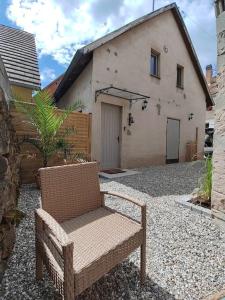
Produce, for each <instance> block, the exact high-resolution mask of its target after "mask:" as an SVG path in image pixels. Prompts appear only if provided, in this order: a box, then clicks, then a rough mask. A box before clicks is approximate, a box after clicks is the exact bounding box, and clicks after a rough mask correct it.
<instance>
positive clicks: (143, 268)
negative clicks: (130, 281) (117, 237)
mask: <svg viewBox="0 0 225 300" xmlns="http://www.w3.org/2000/svg"><path fill="white" fill-rule="evenodd" d="M140 275H141V276H140V277H141V284H144V283H145V277H146V243H145V242H144V243H143V244H142V245H141V274H140Z"/></svg>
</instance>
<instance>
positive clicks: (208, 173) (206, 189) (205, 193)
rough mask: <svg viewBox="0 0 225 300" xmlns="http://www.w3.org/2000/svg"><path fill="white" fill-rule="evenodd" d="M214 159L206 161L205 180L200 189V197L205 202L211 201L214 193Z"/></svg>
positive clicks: (203, 179) (202, 181) (202, 180)
mask: <svg viewBox="0 0 225 300" xmlns="http://www.w3.org/2000/svg"><path fill="white" fill-rule="evenodd" d="M212 168H213V167H212V158H211V157H207V158H206V159H205V166H204V173H203V178H202V179H201V181H200V188H199V191H198V195H199V197H200V198H202V199H203V200H205V201H210V200H211V192H212Z"/></svg>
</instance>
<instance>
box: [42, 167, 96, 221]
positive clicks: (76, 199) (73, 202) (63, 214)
mask: <svg viewBox="0 0 225 300" xmlns="http://www.w3.org/2000/svg"><path fill="white" fill-rule="evenodd" d="M40 176H41V196H42V208H43V209H44V210H46V211H47V212H48V213H49V214H50V215H51V216H52V217H53V218H54V219H55V220H56V221H58V222H59V223H61V222H63V221H65V220H69V219H71V218H74V217H77V216H80V215H82V214H84V213H87V212H89V211H91V210H94V209H96V208H99V207H100V206H101V196H100V188H99V179H98V173H97V164H96V163H95V162H93V163H85V164H76V165H67V166H59V167H50V168H42V169H40Z"/></svg>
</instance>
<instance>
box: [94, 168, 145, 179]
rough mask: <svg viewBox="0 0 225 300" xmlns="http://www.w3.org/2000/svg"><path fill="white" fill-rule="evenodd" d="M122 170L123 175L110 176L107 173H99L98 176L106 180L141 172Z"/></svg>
mask: <svg viewBox="0 0 225 300" xmlns="http://www.w3.org/2000/svg"><path fill="white" fill-rule="evenodd" d="M121 170H122V171H123V172H122V173H116V174H108V173H105V172H99V173H98V174H99V176H100V177H102V178H106V179H114V178H120V177H125V176H130V175H136V174H140V172H138V171H135V170H129V169H121Z"/></svg>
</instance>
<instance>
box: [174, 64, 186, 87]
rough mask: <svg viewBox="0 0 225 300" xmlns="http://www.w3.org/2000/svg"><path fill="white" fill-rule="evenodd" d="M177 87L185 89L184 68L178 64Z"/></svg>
mask: <svg viewBox="0 0 225 300" xmlns="http://www.w3.org/2000/svg"><path fill="white" fill-rule="evenodd" d="M178 70H180V71H181V73H180V75H181V76H180V82H178ZM176 86H177V88H179V89H184V66H182V65H179V64H177V79H176Z"/></svg>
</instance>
